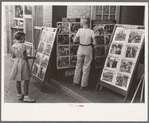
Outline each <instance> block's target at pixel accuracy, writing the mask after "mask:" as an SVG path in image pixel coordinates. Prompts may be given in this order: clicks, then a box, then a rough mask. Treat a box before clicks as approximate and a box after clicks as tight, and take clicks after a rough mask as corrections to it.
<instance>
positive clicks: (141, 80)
mask: <svg viewBox="0 0 149 123" xmlns="http://www.w3.org/2000/svg"><path fill="white" fill-rule="evenodd" d="M141 84H142V87H141ZM140 87H141V96H140V101H141V102H142V101H143V92H144V88H145V80H144V74H143V75H142V77H141V79H140V81H139V84H138V86H137V89H136V91H135V93H134V95H133V98H132V100H131V103H133V101H134V99H135V97H136V95H137V92H138V91H139V88H140Z"/></svg>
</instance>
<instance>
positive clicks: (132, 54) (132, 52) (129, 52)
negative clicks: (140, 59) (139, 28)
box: [125, 45, 139, 58]
mask: <svg viewBox="0 0 149 123" xmlns="http://www.w3.org/2000/svg"><path fill="white" fill-rule="evenodd" d="M138 50H139V49H138V46H133V45H127V46H126V56H125V57H126V58H136V55H137V52H138Z"/></svg>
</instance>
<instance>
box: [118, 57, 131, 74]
mask: <svg viewBox="0 0 149 123" xmlns="http://www.w3.org/2000/svg"><path fill="white" fill-rule="evenodd" d="M132 65H133V61H129V60H124V59H122V61H121V65H120V72H125V73H131V71H132Z"/></svg>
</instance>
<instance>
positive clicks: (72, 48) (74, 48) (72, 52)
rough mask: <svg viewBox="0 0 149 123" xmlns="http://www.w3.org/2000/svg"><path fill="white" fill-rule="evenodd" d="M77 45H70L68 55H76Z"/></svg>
mask: <svg viewBox="0 0 149 123" xmlns="http://www.w3.org/2000/svg"><path fill="white" fill-rule="evenodd" d="M78 47H79V46H76V45H72V46H70V55H77V51H78Z"/></svg>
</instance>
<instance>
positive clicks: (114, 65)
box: [106, 56, 119, 68]
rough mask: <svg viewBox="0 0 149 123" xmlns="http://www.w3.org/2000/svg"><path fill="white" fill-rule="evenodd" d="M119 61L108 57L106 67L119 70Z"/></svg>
mask: <svg viewBox="0 0 149 123" xmlns="http://www.w3.org/2000/svg"><path fill="white" fill-rule="evenodd" d="M118 61H119V59H118V58H116V57H114V56H108V58H107V61H106V67H108V68H117V64H118Z"/></svg>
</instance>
